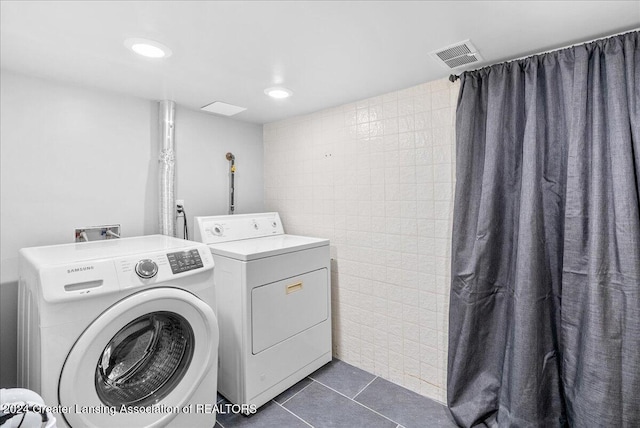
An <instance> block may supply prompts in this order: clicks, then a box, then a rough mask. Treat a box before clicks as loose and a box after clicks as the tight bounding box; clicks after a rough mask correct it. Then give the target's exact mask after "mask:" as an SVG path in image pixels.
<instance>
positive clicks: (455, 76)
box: [449, 28, 640, 83]
mask: <svg viewBox="0 0 640 428" xmlns="http://www.w3.org/2000/svg"><path fill="white" fill-rule="evenodd" d="M635 31H640V28H634V29H633V30H626V31H623V32H621V33H615V34H611V35H608V36H601V37H598V38H596V39H591V40H587V41H586V42H580V43H574V44H572V45H568V46H564V47H561V48H556V49H551V50H548V51H544V52H539V53H535V54H531V55H526V56H521V57H520V58H515V59H510V60H507V61H502V62H496V63H495V64H502V63H504V64H506V63H508V62H513V61H520V60H522V59H526V58H531V57H532V56H536V55H544V54H548V53H551V52H555V51H561V50H563V49H569V48H573V47H575V46H581V45H586V44H587V43H593V42H595V41H598V40H604V39H609V38H611V37H616V36H621V35H623V34H627V33H633V32H635ZM495 64H489V65H485V66H483V67H480V68H476V69H475V70H480V69H481V68H485V67H491V66H492V65H495ZM475 70H469V71H475ZM461 74H462V73H461ZM461 74H450V75H449V82H451V83H453V82H455V81H456V80H458V79H460V75H461Z"/></svg>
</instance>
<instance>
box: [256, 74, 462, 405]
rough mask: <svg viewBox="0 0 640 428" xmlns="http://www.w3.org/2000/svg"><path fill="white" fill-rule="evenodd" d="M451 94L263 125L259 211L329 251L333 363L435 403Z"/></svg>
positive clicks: (440, 385)
mask: <svg viewBox="0 0 640 428" xmlns="http://www.w3.org/2000/svg"><path fill="white" fill-rule="evenodd" d="M458 89H459V84H458V83H457V82H456V83H450V82H449V81H448V80H438V81H434V82H429V83H425V84H421V85H418V86H415V87H412V88H408V89H404V90H401V91H397V92H391V93H388V94H384V95H382V96H378V97H374V98H369V99H366V100H362V101H358V102H356V103H353V104H348V105H343V106H340V107H336V108H332V109H328V110H323V111H320V112H317V113H313V114H310V115H307V116H301V117H295V118H291V119H287V120H284V121H280V122H275V123H270V124H267V125H265V126H264V150H265V152H264V160H265V165H264V169H265V206H266V208H267V210H272V211H278V212H279V213H280V215H281V216H282V220H283V222H284V225H285V228H286V231H287V233H291V234H299V235H309V236H318V237H323V238H328V239H330V240H331V257H332V258H333V260H332V269H333V271H332V278H331V279H332V305H333V307H332V310H333V343H334V355H335V356H336V357H338V358H340V359H342V360H343V361H346V362H348V363H350V364H353V365H355V366H357V367H360V368H362V369H364V370H368V371H370V372H372V373H375V374H376V375H378V376H380V377H383V378H385V379H388V380H390V381H392V382H395V383H397V384H399V385H402V386H404V387H406V388H408V389H411V390H413V391H416V392H418V393H420V394H423V395H425V396H427V397H429V398H433V399H435V400H438V401H441V402H445V401H446V367H447V328H448V303H449V297H448V296H449V283H450V269H449V267H450V253H451V244H450V237H451V224H452V215H453V193H454V182H455V144H454V141H455V138H454V122H455V106H456V102H457V97H458Z"/></svg>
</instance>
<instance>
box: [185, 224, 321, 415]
mask: <svg viewBox="0 0 640 428" xmlns="http://www.w3.org/2000/svg"><path fill="white" fill-rule="evenodd" d="M195 223H196V240H197V241H201V242H204V243H206V244H208V245H209V248H210V249H211V252H212V254H213V258H214V261H215V265H216V269H215V272H214V280H215V291H216V302H217V315H218V322H219V325H220V348H219V357H220V368H219V373H218V392H220V394H222V395H223V396H225V397H226V398H227V399H228V400H229V401H231V402H232V403H235V404H248V405H252V404H253V405H256V406H261V405H262V404H264V403H266V402H267V401H269V400H270V399H272V398H273V397H275V396H276V395H278V394H279V393H281V392H282V391H284V390H285V389H287V388H288V387H290V386H292V385H293V384H295V383H297V382H298V381H300V380H301V379H303V378H304V377H305V376H307V375H309V374H310V373H312V372H313V371H315V370H317V369H318V368H320V367H322V366H323V365H324V364H326V363H328V362H329V361H331V284H330V281H331V279H330V278H331V273H330V258H329V241H328V240H326V239H319V238H310V237H304V236H296V235H287V234H285V233H284V229H283V226H282V222H281V221H280V216H279V215H278V213H261V214H242V215H229V216H212V217H196V218H195Z"/></svg>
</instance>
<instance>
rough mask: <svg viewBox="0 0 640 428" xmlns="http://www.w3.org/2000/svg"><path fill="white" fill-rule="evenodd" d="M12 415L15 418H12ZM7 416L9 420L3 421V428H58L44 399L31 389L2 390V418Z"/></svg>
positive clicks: (0, 416)
mask: <svg viewBox="0 0 640 428" xmlns="http://www.w3.org/2000/svg"><path fill="white" fill-rule="evenodd" d="M28 409H29V410H28ZM11 414H15V416H13V417H11V416H10V415H11ZM5 416H9V419H7V420H4V419H3V423H2V426H3V428H16V427H21V428H56V427H57V425H56V418H55V417H54V416H53V415H52V414H51V412H48V411H47V408H46V406H45V403H44V400H43V399H42V397H40V396H39V395H38V394H36V393H35V392H33V391H31V390H29V389H24V388H9V389H4V388H3V389H0V418H4V417H5ZM43 417H44V419H46V420H45V421H43Z"/></svg>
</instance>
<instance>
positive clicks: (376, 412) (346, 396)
mask: <svg viewBox="0 0 640 428" xmlns="http://www.w3.org/2000/svg"><path fill="white" fill-rule="evenodd" d="M309 379H311V380H312V381H314V382H318V383H319V384H320V385H322V386H324V387H325V388H328V389H330V390H331V391H333V392H335V393H336V394H340V395H342V396H343V397H345V398H347V399H348V400H351V401H353V402H354V403H356V404H358V405H359V406H362V407H364V408H365V409H367V410H370V411H372V412H373V413H375V414H377V415H378V416H382V417H383V418H385V419H386V420H388V421H389V422H393V423H394V424H396V425H398V422H396V421H394V420H393V419H389V418H388V417H387V416H385V415H383V414H382V413H380V412H378V411H376V410H373V409H372V408H370V407H367V406H365V405H364V404H362V403H361V402H359V401H356V400H354V399H353V398H350V397H349V396H348V395H345V394H343V393H342V392H340V391H337V390H335V389H333V388H331V387H330V386H328V385H325V384H324V383H322V382H320V381H317V380H315V379H314V378H312V377H309ZM361 392H362V391H361ZM358 394H359V393H358ZM356 395H357V394H356Z"/></svg>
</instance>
